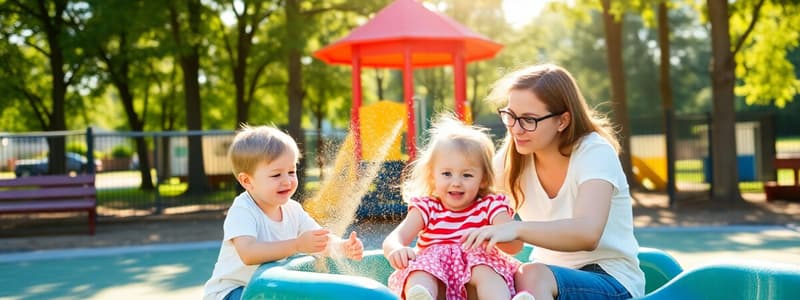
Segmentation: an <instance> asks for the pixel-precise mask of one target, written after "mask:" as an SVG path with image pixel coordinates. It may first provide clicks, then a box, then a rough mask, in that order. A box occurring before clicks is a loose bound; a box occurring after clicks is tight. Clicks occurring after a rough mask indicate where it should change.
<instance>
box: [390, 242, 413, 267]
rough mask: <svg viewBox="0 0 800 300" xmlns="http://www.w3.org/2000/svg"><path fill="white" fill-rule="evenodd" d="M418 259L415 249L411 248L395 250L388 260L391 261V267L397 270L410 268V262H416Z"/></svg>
mask: <svg viewBox="0 0 800 300" xmlns="http://www.w3.org/2000/svg"><path fill="white" fill-rule="evenodd" d="M416 258H417V253H416V252H414V249H412V248H411V247H400V248H397V249H394V250H393V251H392V252H390V253H389V255H388V256H387V257H386V259H387V260H388V261H389V265H391V266H392V268H395V269H398V270H399V269H405V268H406V267H408V262H409V261H412V260H415V259H416Z"/></svg>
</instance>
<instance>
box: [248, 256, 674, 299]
mask: <svg viewBox="0 0 800 300" xmlns="http://www.w3.org/2000/svg"><path fill="white" fill-rule="evenodd" d="M532 250H533V248H532V247H531V246H529V245H526V246H525V248H524V249H523V250H522V251H520V253H518V254H517V255H516V257H517V259H519V260H521V261H528V257H529V256H530V253H531V251H532ZM639 261H640V267H641V269H642V271H644V273H645V279H646V280H647V284H646V288H645V290H646V292H648V293H649V292H651V291H653V290H655V289H657V288H658V287H660V286H661V285H662V284H664V283H666V282H668V281H670V279H672V278H673V277H675V276H677V275H678V274H680V273H681V272H682V269H681V266H680V265H679V264H678V262H677V261H676V260H675V259H674V258H673V257H672V256H670V255H669V254H667V253H666V252H664V251H662V250H659V249H654V248H646V247H642V248H640V249H639ZM392 271H394V269H392V267H391V266H390V265H389V262H388V261H386V259H385V258H384V257H383V252H382V251H381V250H369V251H366V252H365V253H364V259H363V260H361V261H358V262H357V261H350V260H346V259H345V260H342V261H339V262H337V261H336V260H333V259H331V258H315V257H313V256H298V257H292V258H289V259H286V260H283V261H280V262H272V263H267V264H263V265H261V266H260V267H259V268H258V269H256V272H255V273H254V274H253V277H252V278H251V280H250V283H249V284H248V285H247V287H245V290H244V294H243V296H242V299H303V300H320V299H376V300H383V299H387V300H388V299H392V300H397V299H398V298H397V296H396V295H395V294H394V293H392V292H391V291H390V290H389V288H387V287H386V284H387V282H388V279H389V275H391V273H392Z"/></svg>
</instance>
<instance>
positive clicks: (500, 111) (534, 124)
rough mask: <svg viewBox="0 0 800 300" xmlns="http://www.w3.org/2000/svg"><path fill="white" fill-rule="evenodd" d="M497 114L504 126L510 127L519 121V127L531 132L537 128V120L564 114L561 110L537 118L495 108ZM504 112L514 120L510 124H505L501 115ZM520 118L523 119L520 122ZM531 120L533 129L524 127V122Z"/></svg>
mask: <svg viewBox="0 0 800 300" xmlns="http://www.w3.org/2000/svg"><path fill="white" fill-rule="evenodd" d="M497 114H499V115H500V122H502V123H503V125H506V127H508V128H512V127H514V125H517V123H519V127H520V128H522V130H525V131H528V132H531V131H536V129H537V128H539V122H541V121H544V120H546V119H549V118H552V117H555V116H560V115H562V114H564V112H563V111H562V112H560V113H550V114H549V115H546V116H542V117H538V118H537V117H526V116H522V117H517V115H516V114H515V113H514V112H512V111H508V110H503V109H498V110H497ZM504 114H505V115H508V117H509V119H511V120H514V121H513V122H511V124H507V123H506V121H505V120H506V118H504V117H503V115H504ZM520 120H524V122H521V121H520ZM531 121H533V129H529V128H526V127H525V124H526V122H528V123H530V122H531Z"/></svg>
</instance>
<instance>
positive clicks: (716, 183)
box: [708, 0, 742, 202]
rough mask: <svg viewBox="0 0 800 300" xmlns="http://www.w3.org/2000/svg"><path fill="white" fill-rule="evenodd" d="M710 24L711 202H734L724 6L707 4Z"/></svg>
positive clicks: (715, 0)
mask: <svg viewBox="0 0 800 300" xmlns="http://www.w3.org/2000/svg"><path fill="white" fill-rule="evenodd" d="M708 18H709V21H710V22H711V89H712V97H713V105H712V117H711V141H710V142H711V180H710V182H711V198H712V200H714V201H729V202H738V201H741V200H742V196H741V194H740V193H739V178H738V176H739V172H738V166H737V163H736V130H735V126H736V110H735V107H734V98H735V96H734V93H733V88H734V85H735V80H736V75H735V73H734V69H735V68H736V62H735V61H734V59H733V52H732V51H731V36H730V28H729V23H728V22H729V16H728V2H727V1H726V0H708Z"/></svg>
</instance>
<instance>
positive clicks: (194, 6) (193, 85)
mask: <svg viewBox="0 0 800 300" xmlns="http://www.w3.org/2000/svg"><path fill="white" fill-rule="evenodd" d="M176 2H178V3H176ZM177 4H184V5H185V7H183V9H179V8H178V7H177ZM202 11H203V5H202V3H201V1H200V0H185V1H171V2H169V28H170V30H171V32H172V38H173V41H174V43H175V52H176V53H175V56H176V58H177V60H178V62H179V63H180V66H181V70H182V71H183V87H184V88H183V89H184V102H185V104H186V128H187V129H188V130H190V131H192V130H202V129H203V122H202V120H203V118H202V109H201V107H202V106H201V104H202V101H201V97H200V82H199V79H200V48H201V42H202V41H203V39H202V36H203V32H202V31H201V23H200V20H201V18H202ZM184 20H185V23H184V22H183V21H184ZM188 139H189V147H188V149H189V165H188V167H189V168H188V174H187V177H188V183H189V186H188V188H187V189H186V193H187V194H202V193H205V192H207V191H208V190H210V187H209V185H208V181H207V180H206V171H205V166H204V165H203V140H202V137H201V136H199V135H194V134H192V135H190V136H189V138H188Z"/></svg>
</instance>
